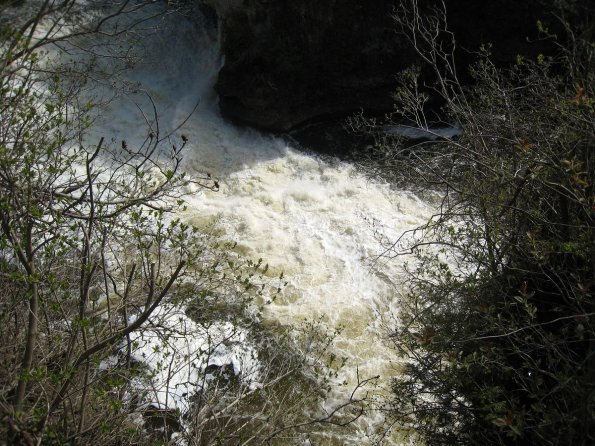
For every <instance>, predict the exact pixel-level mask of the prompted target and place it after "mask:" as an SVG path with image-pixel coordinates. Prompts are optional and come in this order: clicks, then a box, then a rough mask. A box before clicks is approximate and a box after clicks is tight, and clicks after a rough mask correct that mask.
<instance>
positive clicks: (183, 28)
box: [56, 5, 288, 178]
mask: <svg viewBox="0 0 595 446" xmlns="http://www.w3.org/2000/svg"><path fill="white" fill-rule="evenodd" d="M112 26H113V28H114V29H117V30H122V29H126V30H127V31H126V32H124V33H122V34H120V35H118V36H117V37H103V38H101V39H100V40H99V41H98V39H97V37H94V38H93V39H91V38H88V37H81V38H79V39H77V41H76V42H71V45H70V46H69V47H66V46H62V50H61V51H59V52H58V51H57V52H56V56H57V57H58V58H59V59H61V61H62V62H63V63H67V64H72V63H76V65H77V66H78V71H79V72H86V83H85V86H84V88H83V94H82V96H83V97H84V100H85V101H92V102H94V103H96V104H99V106H98V107H97V108H96V111H95V112H94V114H93V115H92V118H93V125H92V126H91V128H90V129H89V131H88V133H87V136H86V141H87V143H88V144H89V145H90V146H93V145H95V144H96V143H97V141H99V140H100V139H101V138H102V137H103V138H104V139H105V142H106V143H107V144H110V145H111V146H112V147H119V146H120V145H121V144H122V141H126V146H128V147H129V148H131V149H132V148H137V147H141V146H142V145H143V143H146V141H147V138H148V137H149V135H157V137H158V138H159V139H163V142H162V143H161V144H160V149H161V153H160V155H162V156H165V157H167V156H169V154H170V151H171V147H172V145H178V146H179V145H180V144H181V136H182V135H184V136H185V137H186V138H187V139H188V144H187V146H186V148H185V150H184V152H183V156H184V159H185V161H184V163H185V164H184V166H183V167H184V168H185V169H186V170H188V171H199V172H201V171H202V172H209V173H212V174H213V175H215V176H217V177H219V178H224V177H227V176H229V175H231V174H233V173H235V172H237V171H239V170H243V169H246V168H251V167H253V166H254V165H257V164H259V163H261V162H264V161H268V160H274V159H276V158H279V157H283V156H285V154H286V153H287V150H288V149H287V146H286V143H285V142H283V141H281V140H280V139H277V138H275V137H273V136H270V135H265V134H262V133H259V132H257V131H255V130H251V129H244V128H239V127H235V126H233V125H231V124H229V123H227V122H226V121H225V120H224V119H223V118H222V117H221V115H220V113H219V106H218V97H217V95H216V93H215V91H214V89H213V87H214V84H215V82H216V79H217V74H218V72H219V69H220V68H221V66H222V64H223V60H222V57H221V56H220V51H219V49H220V47H219V39H220V35H219V29H218V27H217V24H216V23H215V22H214V21H213V20H212V18H211V17H208V16H205V15H204V14H203V12H202V11H200V10H199V9H198V8H191V9H190V10H189V11H185V12H180V11H167V10H166V9H165V6H164V5H152V6H150V7H146V8H143V9H141V10H139V11H136V12H134V13H131V14H128V15H126V16H123V17H120V18H118V19H117V20H116V21H114V23H113V24H112Z"/></svg>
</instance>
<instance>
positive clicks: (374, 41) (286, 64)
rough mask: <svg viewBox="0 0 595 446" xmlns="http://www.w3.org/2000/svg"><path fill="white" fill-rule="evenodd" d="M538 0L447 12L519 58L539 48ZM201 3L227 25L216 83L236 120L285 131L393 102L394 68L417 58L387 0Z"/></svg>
mask: <svg viewBox="0 0 595 446" xmlns="http://www.w3.org/2000/svg"><path fill="white" fill-rule="evenodd" d="M432 1H433V0H427V1H425V2H423V1H420V3H423V4H426V5H427V4H429V3H432ZM541 1H543V0H528V1H526V2H517V1H512V0H494V1H493V2H487V3H486V2H477V1H475V0H449V1H447V7H448V10H449V22H450V24H451V26H452V28H453V30H454V31H455V33H456V34H457V36H458V39H459V43H460V47H461V48H468V49H476V48H478V46H479V44H481V43H483V42H494V55H495V57H496V59H497V60H499V61H506V60H514V57H515V56H516V54H517V53H524V54H530V53H531V52H536V51H538V49H535V45H532V44H530V43H529V41H528V40H527V39H526V36H529V35H535V34H536V28H535V22H536V20H537V18H538V17H540V15H543V14H542V12H543V11H542V10H543V8H542V7H540V6H538V5H539V4H540V2H541ZM203 3H205V4H207V5H209V6H210V7H212V8H213V9H214V10H215V11H216V13H217V15H218V17H219V20H220V25H221V26H222V34H223V41H222V51H223V54H224V56H225V65H224V67H223V68H222V69H221V71H220V73H219V78H218V81H217V85H216V90H217V93H218V94H219V98H220V107H221V111H222V113H223V115H224V116H226V117H227V118H229V119H231V120H232V121H234V122H236V123H242V124H247V125H250V126H253V127H257V128H261V129H266V130H271V131H277V132H283V131H288V130H290V129H293V128H296V127H299V126H303V125H304V124H306V123H310V122H312V121H319V120H322V119H329V118H332V117H336V116H345V115H347V114H350V113H353V112H354V111H356V110H358V109H361V108H363V109H365V110H366V111H368V112H370V113H375V112H384V111H387V110H389V109H390V107H391V98H390V92H391V90H392V89H393V87H394V84H395V74H396V73H398V72H399V71H401V70H402V69H403V68H405V67H407V66H409V65H411V64H412V63H414V62H415V60H416V59H415V55H414V52H413V51H412V49H411V48H409V46H408V44H407V43H406V42H405V40H404V39H403V38H402V37H401V36H399V35H398V34H397V33H396V32H395V27H394V24H393V21H392V18H391V14H392V2H391V1H389V0H340V1H339V0H203ZM461 58H462V61H463V62H465V63H466V61H467V60H471V59H472V58H473V56H471V55H468V54H466V53H464V51H462V52H461Z"/></svg>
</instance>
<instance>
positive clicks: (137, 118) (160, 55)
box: [87, 13, 431, 444]
mask: <svg viewBox="0 0 595 446" xmlns="http://www.w3.org/2000/svg"><path fill="white" fill-rule="evenodd" d="M154 27H155V28H154ZM141 28H143V29H144V30H143V29H141ZM133 38H138V40H137V41H135V42H134V52H135V54H136V55H138V56H140V57H139V60H138V61H136V63H135V64H134V66H133V67H132V68H131V69H130V70H129V71H127V72H125V73H124V74H123V77H122V78H120V79H119V81H118V82H114V83H113V84H112V85H111V86H110V85H109V84H110V82H112V81H114V79H115V78H114V79H110V78H104V82H103V84H101V85H94V86H93V88H92V89H90V90H89V91H88V92H87V94H89V95H91V96H93V97H94V98H96V99H101V100H106V99H110V98H111V97H112V96H114V95H116V94H119V91H117V90H118V88H117V87H118V86H120V85H122V81H125V82H126V83H127V89H128V90H130V91H137V93H135V94H127V95H120V96H119V97H117V98H116V99H113V100H112V101H111V102H110V103H109V104H108V106H107V107H106V108H105V109H104V110H103V111H102V113H101V114H100V116H99V117H98V120H97V122H96V125H95V128H94V135H92V137H96V138H98V137H99V136H103V135H111V136H113V137H114V138H115V139H117V140H120V139H126V140H127V141H128V144H134V143H135V141H142V140H144V139H145V138H146V136H147V132H148V127H147V122H151V123H152V125H153V126H154V125H155V122H154V119H153V118H154V116H153V111H154V110H153V106H152V104H151V101H150V100H149V99H148V98H149V97H150V98H151V99H152V101H153V103H154V104H155V110H156V111H157V117H158V121H159V126H160V132H161V134H164V133H165V132H167V131H170V130H173V129H176V128H177V127H178V126H180V125H181V127H180V128H179V129H177V130H176V132H175V134H174V136H172V141H173V142H174V143H180V135H181V134H184V135H186V136H187V137H188V140H189V143H188V145H187V147H186V150H185V160H184V166H183V167H184V169H185V170H186V171H187V172H188V173H189V174H190V175H193V174H197V175H198V174H201V175H202V174H204V173H205V172H208V173H210V174H211V175H212V176H213V177H215V178H217V179H218V181H219V184H220V190H219V191H218V192H212V191H204V190H202V191H197V192H196V193H193V194H192V195H191V196H189V197H188V204H189V208H188V210H187V211H185V212H183V213H181V215H180V216H181V217H182V218H184V219H185V220H186V221H188V222H190V223H192V224H195V225H197V226H199V227H201V226H204V225H206V224H208V223H209V222H211V221H213V220H215V219H216V218H218V219H219V223H218V224H219V225H220V227H221V229H222V231H221V233H222V235H221V237H223V238H224V239H228V240H235V241H237V242H238V248H237V249H238V251H239V252H240V253H241V254H242V255H244V256H246V257H248V258H252V259H255V260H256V259H259V258H263V259H264V261H265V262H266V263H268V264H269V265H270V267H271V270H272V271H273V272H276V273H279V272H281V271H283V273H284V276H285V280H287V282H288V285H287V287H286V288H285V289H284V290H283V292H282V294H281V295H280V296H279V297H278V298H277V299H276V300H275V301H274V302H273V303H272V304H271V305H268V306H266V310H265V313H264V317H265V319H266V320H267V321H269V322H271V323H276V324H291V323H294V322H298V321H301V320H304V319H310V320H314V319H319V318H321V319H322V320H323V321H325V322H326V323H327V324H328V325H329V326H330V327H343V330H342V332H341V334H340V335H339V337H338V338H337V340H336V343H335V344H334V348H335V352H336V354H337V356H339V357H346V358H348V361H347V365H346V367H345V368H344V369H343V370H342V372H341V376H340V377H339V379H338V381H344V380H347V381H348V383H350V384H351V385H354V384H355V383H356V381H357V374H358V373H359V376H360V378H367V377H372V376H376V375H380V377H381V379H380V381H379V383H380V384H384V385H386V384H388V381H389V378H390V377H391V376H393V375H394V373H396V367H395V363H394V361H395V360H396V354H395V352H394V350H392V349H391V348H390V345H389V344H388V342H387V341H386V340H385V336H386V332H385V331H384V326H383V322H386V317H387V315H389V314H390V311H391V309H392V308H394V300H395V299H398V296H399V290H400V287H399V283H400V281H401V280H402V272H401V270H400V268H401V267H402V262H403V261H404V260H400V259H398V260H394V261H391V262H381V263H375V264H373V262H372V260H373V259H375V258H376V256H377V255H378V253H379V252H381V250H382V248H381V246H380V245H379V242H378V240H377V239H376V238H375V236H374V232H375V229H378V228H381V229H382V231H383V232H385V233H386V234H388V235H389V236H391V237H393V238H395V239H396V238H397V237H398V235H400V234H401V233H402V232H404V231H406V230H407V229H411V228H413V227H415V226H417V225H419V224H421V223H422V222H423V221H424V220H425V219H427V217H428V216H429V215H430V213H431V208H430V207H429V205H427V204H425V203H424V202H423V201H421V200H420V199H418V198H417V197H416V196H415V195H413V194H411V193H408V192H405V191H397V190H394V189H393V188H391V187H390V186H389V185H388V184H385V183H383V182H381V181H374V180H370V179H369V178H366V177H365V176H364V175H362V174H361V173H358V171H356V169H355V168H354V167H353V166H352V165H350V164H348V163H345V162H341V161H338V160H333V159H323V158H321V157H319V156H316V155H313V154H309V153H304V152H302V151H299V150H297V149H295V148H293V147H292V146H291V145H290V144H288V142H287V141H285V140H283V139H281V138H277V137H273V136H270V135H265V134H262V133H258V132H256V131H253V130H250V129H244V128H238V127H235V126H233V125H231V124H229V123H227V122H225V120H224V119H223V118H222V117H221V116H220V114H219V112H218V105H217V96H216V94H215V93H214V91H213V85H214V82H215V80H216V76H217V72H218V70H219V68H220V67H221V65H222V64H223V63H224V61H223V60H222V59H221V57H220V55H219V47H218V42H219V36H218V31H217V29H216V27H214V26H213V25H212V24H208V23H207V21H206V20H205V19H204V18H202V17H201V16H200V15H199V14H198V13H195V14H194V16H192V17H184V16H181V15H178V14H171V15H167V16H165V17H159V18H156V19H154V20H152V21H150V22H147V23H145V24H143V26H142V27H139V28H137V30H136V34H134V35H133V34H130V35H129V36H128V37H125V36H123V37H121V39H122V40H121V42H122V47H126V45H128V43H127V42H130V39H133ZM99 66H103V67H104V68H106V69H108V68H109V66H110V61H109V60H104V61H100V64H99ZM372 264H373V265H372ZM372 266H373V267H372ZM389 322H390V321H389ZM345 388H347V389H349V386H347V387H343V388H342V389H345ZM344 391H345V390H337V394H336V395H334V396H333V397H331V400H329V401H327V403H326V404H327V405H329V406H332V404H333V399H336V400H341V399H344V398H345V395H344V394H341V392H344ZM378 392H380V393H382V392H383V390H382V389H379V390H378ZM381 419H382V417H381V415H380V414H370V415H369V416H366V417H364V418H362V419H361V420H360V422H359V424H358V426H357V429H356V430H358V432H359V433H357V432H356V434H355V435H356V437H358V436H359V439H354V438H351V440H344V443H345V444H366V442H367V441H368V440H367V439H368V438H369V437H368V435H369V434H370V433H371V432H373V431H374V429H375V426H378V423H379V422H380V421H381ZM395 441H396V440H395ZM338 444H341V440H339V442H338Z"/></svg>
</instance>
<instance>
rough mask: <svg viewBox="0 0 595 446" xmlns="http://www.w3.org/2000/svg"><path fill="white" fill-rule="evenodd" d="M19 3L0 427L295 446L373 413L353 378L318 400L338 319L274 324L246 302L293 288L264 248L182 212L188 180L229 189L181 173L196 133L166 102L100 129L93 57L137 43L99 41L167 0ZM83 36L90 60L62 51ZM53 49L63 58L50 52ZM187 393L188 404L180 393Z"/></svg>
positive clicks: (8, 106) (3, 105) (1, 169)
mask: <svg viewBox="0 0 595 446" xmlns="http://www.w3.org/2000/svg"><path fill="white" fill-rule="evenodd" d="M4 3H6V2H3V5H2V6H0V12H1V13H2V16H0V18H1V19H2V20H1V21H0V26H1V36H0V290H1V291H0V338H1V339H2V344H1V345H0V358H2V362H3V364H2V368H1V369H0V420H1V422H0V435H1V436H2V437H3V438H5V439H6V443H7V444H10V445H13V444H14V445H17V444H26V445H34V444H101V445H109V444H118V445H122V444H166V443H168V444H169V442H174V443H175V442H184V443H185V444H191V445H199V444H200V445H207V444H252V443H261V442H268V443H270V442H272V441H274V439H275V438H276V437H278V436H281V435H282V436H283V437H284V440H283V441H284V443H282V444H287V441H289V440H288V438H293V436H296V435H298V434H296V433H295V432H296V431H297V432H298V433H299V432H300V431H303V430H307V429H308V427H309V426H310V425H312V424H315V423H325V424H330V425H339V426H343V425H347V424H349V423H350V422H351V421H352V420H354V419H356V418H357V417H359V416H360V415H361V413H362V408H361V407H362V405H361V400H362V398H361V396H360V393H359V392H356V391H357V390H358V389H360V388H361V387H363V386H364V385H365V384H366V382H365V381H362V382H361V383H358V384H357V385H356V388H355V389H354V391H353V393H352V394H351V396H350V397H348V398H347V400H346V401H345V403H344V404H342V405H338V407H337V408H336V409H334V410H331V411H329V412H328V413H325V414H322V415H320V416H318V415H313V414H310V415H308V414H306V413H305V412H304V410H303V409H304V406H309V407H316V406H317V404H318V403H319V402H320V400H321V398H323V397H324V395H325V393H326V392H328V390H329V389H328V386H329V382H330V381H329V380H330V377H332V376H333V373H335V372H334V370H335V367H334V366H331V362H332V359H333V358H332V357H331V359H330V362H329V354H328V349H329V347H330V345H331V342H332V339H333V336H332V335H329V334H327V333H326V330H325V329H324V327H322V326H321V325H320V324H304V325H303V326H301V327H295V329H294V330H291V329H290V328H287V329H286V330H285V331H282V330H280V329H279V330H277V331H276V332H275V334H274V335H273V334H272V333H271V332H270V331H268V329H265V328H264V327H262V326H261V325H260V324H259V322H258V317H257V316H254V315H251V313H250V312H249V311H248V310H254V300H255V299H260V300H262V301H267V300H269V299H271V298H273V297H274V295H275V294H276V293H278V292H279V290H280V289H281V288H282V287H283V280H282V276H281V277H270V276H268V275H267V274H266V273H267V268H268V267H267V266H266V265H265V264H264V263H263V261H262V260H259V261H251V260H246V259H242V258H241V257H240V256H238V255H236V254H235V253H234V250H233V245H227V244H224V243H221V242H218V241H217V239H216V238H215V237H214V236H211V235H210V234H209V228H201V229H200V230H199V229H197V228H194V227H191V226H189V225H187V224H185V223H184V222H183V221H181V220H180V219H179V218H176V216H175V215H174V214H173V211H174V210H179V209H183V207H184V191H187V190H194V191H195V193H200V191H201V190H202V191H204V190H206V189H211V190H217V188H218V183H217V181H215V180H214V179H213V178H211V177H210V175H204V176H202V177H201V176H199V175H198V174H194V175H193V176H192V177H190V176H189V175H186V174H185V173H183V172H181V171H180V163H181V159H182V158H181V157H182V153H183V151H184V149H185V148H186V146H187V144H188V138H187V137H186V136H184V135H176V134H174V133H168V134H164V133H163V132H162V131H160V129H159V124H158V121H157V110H155V116H154V119H153V120H152V121H151V120H148V119H147V122H148V123H149V124H148V127H147V132H146V135H147V136H146V138H145V139H144V141H140V142H138V144H137V142H136V141H135V142H130V141H129V142H126V141H125V140H122V139H120V140H118V142H117V143H115V142H114V140H112V142H111V143H106V142H105V141H106V139H104V138H101V139H100V140H99V141H96V142H94V143H93V144H90V143H89V142H88V139H89V136H88V135H89V133H88V131H89V130H90V129H91V128H92V118H91V117H92V116H93V114H92V111H93V107H94V106H95V104H93V103H90V102H88V101H87V100H86V99H85V96H84V95H83V94H81V89H82V88H83V87H84V85H85V83H86V82H87V81H88V80H89V78H90V77H92V76H93V75H95V74H96V72H95V71H92V69H91V65H89V64H91V63H96V62H97V60H98V59H101V58H106V57H109V58H110V60H109V64H108V65H110V66H112V67H115V70H116V73H117V70H119V69H121V68H123V67H125V66H126V65H127V63H128V62H129V60H128V59H126V55H127V52H126V48H124V51H123V53H121V54H123V56H120V55H118V53H114V52H112V53H109V54H107V53H105V52H104V53H102V52H101V51H99V50H98V47H99V45H96V44H97V43H98V42H99V40H97V39H100V38H101V39H105V41H107V42H110V40H109V39H110V38H111V37H121V36H123V35H125V34H126V33H127V32H129V31H130V30H132V29H134V28H135V27H136V26H137V25H139V24H140V23H144V24H147V23H151V22H150V19H151V18H152V17H154V16H156V15H159V14H162V13H163V10H162V8H161V9H160V8H157V9H148V10H147V11H148V12H147V13H146V14H143V15H141V16H138V15H134V14H138V11H139V10H141V9H142V8H145V7H147V6H151V4H152V3H155V2H150V1H148V2H130V1H122V2H111V3H112V5H111V7H113V8H114V9H112V10H108V9H101V8H99V9H97V10H94V9H93V8H91V7H90V6H89V5H88V4H84V5H80V4H79V3H80V2H76V1H65V2H53V1H41V2H39V3H36V4H35V5H33V6H36V5H37V6H38V9H34V8H29V9H26V8H25V6H23V8H25V9H11V8H10V5H8V4H6V5H5V4H4ZM8 3H12V2H8ZM29 6H31V5H29ZM153 6H154V5H153ZM73 17H74V18H75V20H73ZM123 17H124V18H127V19H126V20H119V19H120V18H123ZM135 17H136V18H135ZM139 17H140V18H139ZM72 23H78V25H77V26H76V27H74V26H73V25H72ZM94 39H95V40H94ZM85 42H92V44H90V45H85ZM119 43H120V44H121V41H120V42H119ZM114 47H116V46H114ZM73 48H76V50H77V52H78V54H79V55H80V54H81V52H83V53H84V54H85V57H82V58H80V57H79V60H80V61H82V62H81V63H79V62H71V61H70V59H71V58H70V57H62V56H70V54H69V53H68V52H69V50H70V49H73ZM49 51H51V52H53V54H54V58H55V60H58V61H62V62H57V63H50V62H48V58H47V57H46V53H47V52H49ZM112 74H113V73H112ZM116 80H117V78H115V77H112V78H110V81H111V82H115V81H116ZM109 136H112V135H108V137H109ZM114 136H116V137H120V138H121V137H122V136H121V135H114ZM197 191H198V192H197ZM191 341H192V342H194V344H192V342H191ZM236 347H237V349H236ZM234 349H236V350H234ZM222 351H223V352H226V351H227V352H231V351H234V352H235V354H236V356H239V357H240V359H238V361H236V363H237V362H241V358H242V355H244V356H246V361H245V362H246V363H248V362H250V361H251V362H252V363H253V366H251V367H243V368H242V367H239V368H240V370H238V369H237V368H234V360H233V358H231V359H230V356H233V355H232V354H231V353H229V354H228V355H227V356H226V358H227V361H228V362H226V363H221V361H223V360H222V359H221V357H222V355H223V354H222ZM223 356H225V355H223ZM213 358H218V361H214V360H213ZM180 374H183V378H184V380H181V378H180ZM173 382H175V383H176V386H174V385H173V384H172V383H173ZM180 389H184V390H180ZM298 389H299V391H298ZM179 398H184V401H185V403H184V404H186V405H185V406H183V405H182V406H180V405H176V404H175V403H174V402H175V401H176V399H179ZM174 432H175V435H172V434H173V433H174ZM290 433H291V435H290Z"/></svg>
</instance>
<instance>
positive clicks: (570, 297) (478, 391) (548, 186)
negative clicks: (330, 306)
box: [360, 1, 595, 445]
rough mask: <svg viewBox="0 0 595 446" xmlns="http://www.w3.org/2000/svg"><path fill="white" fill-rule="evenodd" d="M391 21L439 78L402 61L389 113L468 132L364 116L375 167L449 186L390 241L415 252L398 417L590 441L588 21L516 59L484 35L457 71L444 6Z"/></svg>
mask: <svg viewBox="0 0 595 446" xmlns="http://www.w3.org/2000/svg"><path fill="white" fill-rule="evenodd" d="M561 17H564V16H563V15H562V16H561ZM395 20H396V22H397V26H398V29H399V31H400V32H402V33H403V34H404V35H405V36H407V37H408V38H409V40H410V42H411V44H412V45H413V46H414V47H415V49H416V51H417V52H418V54H419V56H420V58H421V60H422V61H423V63H425V64H427V66H429V67H430V68H431V69H432V70H433V72H434V76H435V80H436V81H435V83H434V84H431V85H428V84H423V83H422V82H420V81H419V80H418V77H417V73H418V72H419V70H416V69H412V70H408V71H407V72H405V73H403V74H402V76H401V80H402V83H401V88H400V89H399V91H398V92H397V94H396V95H395V99H396V101H397V106H396V109H395V114H394V115H393V119H398V121H397V122H396V123H393V124H392V125H393V126H394V125H396V124H399V125H402V124H403V122H405V123H406V125H410V126H411V127H414V128H422V129H426V130H429V132H430V133H432V130H431V129H430V127H431V125H432V124H435V125H438V126H440V125H441V124H442V125H453V124H454V123H456V124H457V125H459V126H460V127H461V129H462V131H461V134H460V135H458V136H456V137H453V138H445V137H442V136H441V134H439V133H435V134H434V135H433V136H434V137H435V140H434V141H425V142H421V143H416V144H414V143H408V144H404V140H403V137H402V136H395V135H393V134H391V133H387V131H386V128H387V127H386V125H384V126H382V127H378V126H373V125H370V123H365V122H364V125H365V126H366V127H367V128H368V130H369V129H370V128H371V129H372V131H374V132H375V134H376V135H377V137H378V142H379V144H378V145H377V147H376V152H375V155H374V161H373V162H372V163H371V164H372V167H373V169H374V170H373V172H374V173H376V174H382V175H385V176H387V177H389V178H390V179H392V180H393V181H395V182H398V183H399V184H401V185H408V186H409V187H412V188H414V189H417V190H424V189H425V190H426V191H427V190H428V189H430V190H434V191H437V192H439V196H440V197H441V198H440V199H439V202H438V206H439V212H438V213H437V214H436V215H435V216H434V217H432V218H431V219H430V221H428V223H427V224H426V225H425V226H423V227H421V228H417V229H416V230H415V231H412V233H410V234H406V235H404V236H403V237H402V238H401V239H400V240H397V241H393V242H391V243H389V244H387V245H386V251H385V256H388V257H390V256H396V255H401V254H405V253H413V254H414V256H415V261H413V262H412V263H411V264H410V266H409V270H408V271H409V280H408V288H407V290H408V291H407V293H406V296H404V297H403V299H402V302H401V310H400V314H399V324H398V326H397V327H396V328H395V331H394V333H393V334H392V339H393V341H394V343H395V346H396V348H397V349H398V351H399V353H400V354H401V355H403V357H404V358H405V359H406V364H405V365H404V367H403V373H402V374H401V375H400V376H399V377H398V378H396V379H395V380H394V382H393V391H394V392H393V394H394V399H393V401H392V403H391V410H392V416H393V417H394V419H395V421H397V422H399V423H404V425H405V426H408V427H410V428H411V429H412V432H413V433H414V434H415V433H416V434H417V435H419V436H420V437H421V438H422V439H423V440H425V442H426V443H427V444H431V445H437V444H448V445H452V444H469V445H475V444H503V445H508V444H519V445H520V444H540V445H546V444H551V445H560V444H569V445H570V444H572V445H587V444H592V443H593V442H594V441H595V385H594V383H595V380H594V377H595V359H594V358H595V349H594V342H595V341H594V340H595V325H594V322H595V321H594V316H595V312H594V310H595V303H594V301H593V285H594V281H593V277H595V275H594V272H595V255H594V254H595V237H594V235H595V234H594V229H593V222H594V216H595V214H594V210H595V207H594V205H595V196H594V190H593V178H594V175H595V159H594V153H595V152H594V151H593V147H594V143H595V134H594V133H593V129H594V128H595V100H594V99H593V94H594V90H593V85H594V81H595V65H594V61H595V52H594V47H593V44H592V35H591V34H590V33H592V30H591V29H588V28H587V29H580V30H579V29H575V28H573V27H572V26H571V25H570V24H569V23H567V22H563V24H564V26H565V28H566V31H567V33H566V40H565V41H564V42H561V41H557V43H558V45H559V49H560V52H559V54H558V55H557V56H556V57H545V56H540V57H539V58H538V59H537V60H535V61H529V60H524V59H522V58H519V60H518V61H517V63H516V64H515V65H514V66H512V67H505V68H502V67H496V66H495V65H494V64H493V63H492V62H491V60H490V57H489V47H486V48H483V49H482V50H481V51H480V53H478V61H477V63H476V64H474V65H473V66H472V67H471V70H470V72H471V75H472V77H473V83H472V84H471V85H462V84H461V83H460V82H459V81H458V74H457V71H456V68H455V64H454V52H455V51H456V50H457V49H456V48H457V47H456V41H455V39H454V36H452V34H451V33H450V32H449V31H448V27H447V22H446V11H444V10H435V11H433V13H432V14H428V15H422V14H421V13H420V11H419V9H418V6H417V2H416V1H406V2H401V5H400V7H399V8H397V11H396V12H395ZM541 31H542V33H543V35H544V38H551V39H554V38H555V36H551V35H549V34H548V33H547V30H545V29H542V30H541ZM436 96H439V97H440V98H441V102H442V103H443V104H444V106H443V108H442V109H441V110H440V111H439V112H438V113H435V114H433V115H432V112H431V110H429V108H428V107H427V103H428V99H429V98H430V97H436ZM403 120H405V121H403ZM360 124H361V122H360ZM393 128H394V127H393ZM412 240H413V241H412Z"/></svg>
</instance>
